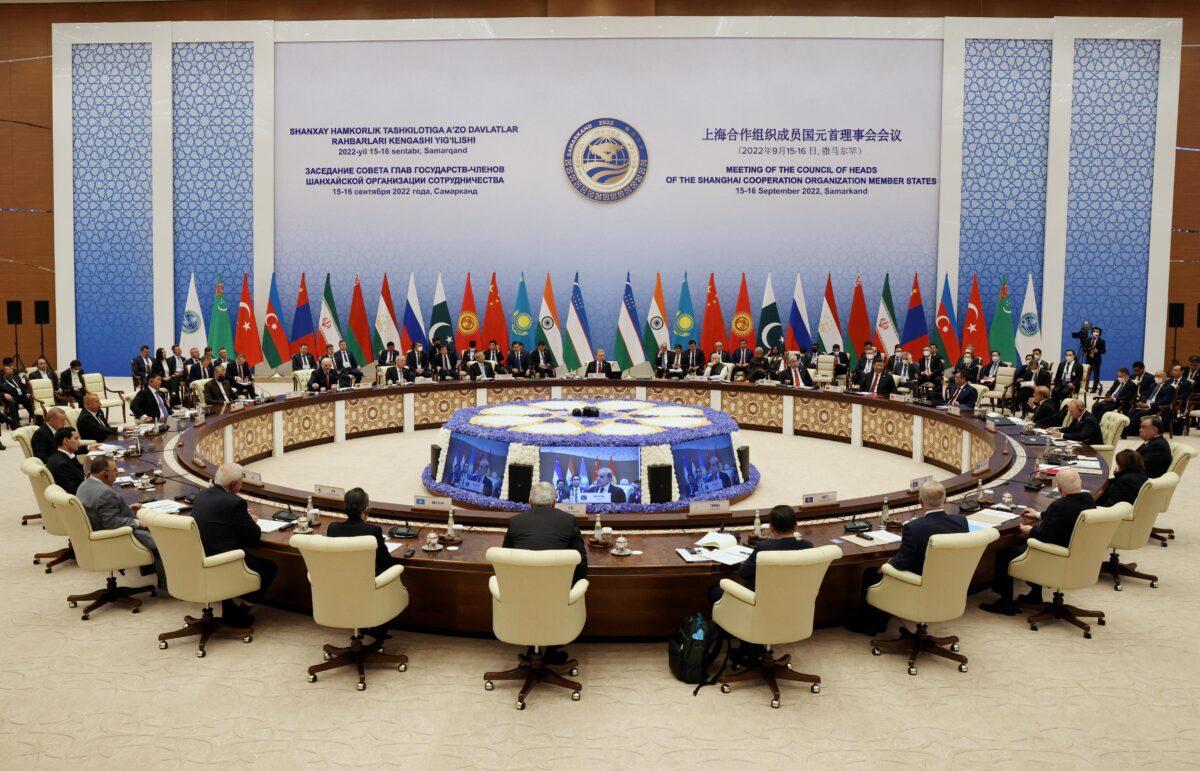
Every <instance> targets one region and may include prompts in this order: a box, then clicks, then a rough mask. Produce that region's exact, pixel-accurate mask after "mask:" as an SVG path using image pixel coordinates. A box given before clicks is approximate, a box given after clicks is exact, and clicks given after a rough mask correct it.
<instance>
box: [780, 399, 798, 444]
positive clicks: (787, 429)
mask: <svg viewBox="0 0 1200 771" xmlns="http://www.w3.org/2000/svg"><path fill="white" fill-rule="evenodd" d="M795 416H796V397H794V396H792V395H791V394H786V395H785V396H784V397H783V435H784V436H792V435H793V434H795V433H796V428H795V425H796V418H795Z"/></svg>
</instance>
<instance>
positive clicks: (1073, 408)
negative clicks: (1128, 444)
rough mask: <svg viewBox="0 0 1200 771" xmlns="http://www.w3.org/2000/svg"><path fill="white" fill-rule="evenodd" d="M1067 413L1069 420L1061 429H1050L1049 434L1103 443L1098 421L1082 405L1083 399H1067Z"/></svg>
mask: <svg viewBox="0 0 1200 771" xmlns="http://www.w3.org/2000/svg"><path fill="white" fill-rule="evenodd" d="M1067 414H1068V415H1069V416H1070V422H1068V423H1067V425H1065V426H1063V427H1062V428H1061V429H1058V428H1052V429H1050V435H1051V436H1057V437H1062V438H1063V439H1068V440H1070V441H1072V442H1081V443H1083V444H1103V443H1104V437H1103V436H1102V435H1101V433H1100V421H1098V420H1096V416H1095V415H1093V414H1092V413H1090V412H1088V411H1087V408H1085V407H1084V406H1083V399H1068V400H1067Z"/></svg>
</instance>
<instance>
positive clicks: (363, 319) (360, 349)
mask: <svg viewBox="0 0 1200 771" xmlns="http://www.w3.org/2000/svg"><path fill="white" fill-rule="evenodd" d="M346 332H347V334H346V348H348V349H349V350H350V353H352V354H354V358H356V359H358V366H360V367H362V366H366V365H367V364H369V363H371V362H373V361H375V353H374V351H373V350H372V349H371V325H370V323H369V322H368V321H367V303H366V300H364V299H363V292H362V281H361V280H360V279H359V277H358V274H357V273H355V274H354V293H353V294H352V295H350V328H349V329H348V330H346Z"/></svg>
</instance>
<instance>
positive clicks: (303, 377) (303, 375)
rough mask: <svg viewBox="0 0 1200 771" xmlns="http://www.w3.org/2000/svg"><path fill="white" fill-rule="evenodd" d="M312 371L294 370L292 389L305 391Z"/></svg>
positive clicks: (377, 373) (376, 375)
mask: <svg viewBox="0 0 1200 771" xmlns="http://www.w3.org/2000/svg"><path fill="white" fill-rule="evenodd" d="M383 369H385V370H386V369H387V368H386V367H384V368H383ZM312 373H313V371H312V370H311V369H298V370H295V371H294V372H292V390H293V391H303V390H305V389H307V388H308V379H309V378H310V377H312ZM375 377H376V382H378V378H379V372H378V370H377V371H376V373H375ZM205 382H207V381H205Z"/></svg>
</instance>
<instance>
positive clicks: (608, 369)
mask: <svg viewBox="0 0 1200 771" xmlns="http://www.w3.org/2000/svg"><path fill="white" fill-rule="evenodd" d="M604 356H605V354H604V349H603V348H597V349H596V359H595V360H594V361H589V362H588V364H587V367H585V368H584V370H583V372H584V374H585V375H604V376H605V377H608V378H611V379H613V380H616V379H618V378H620V377H621V369H620V367H618V366H617V365H615V364H614V363H613V362H611V361H609V360H608V359H606V358H604Z"/></svg>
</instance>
